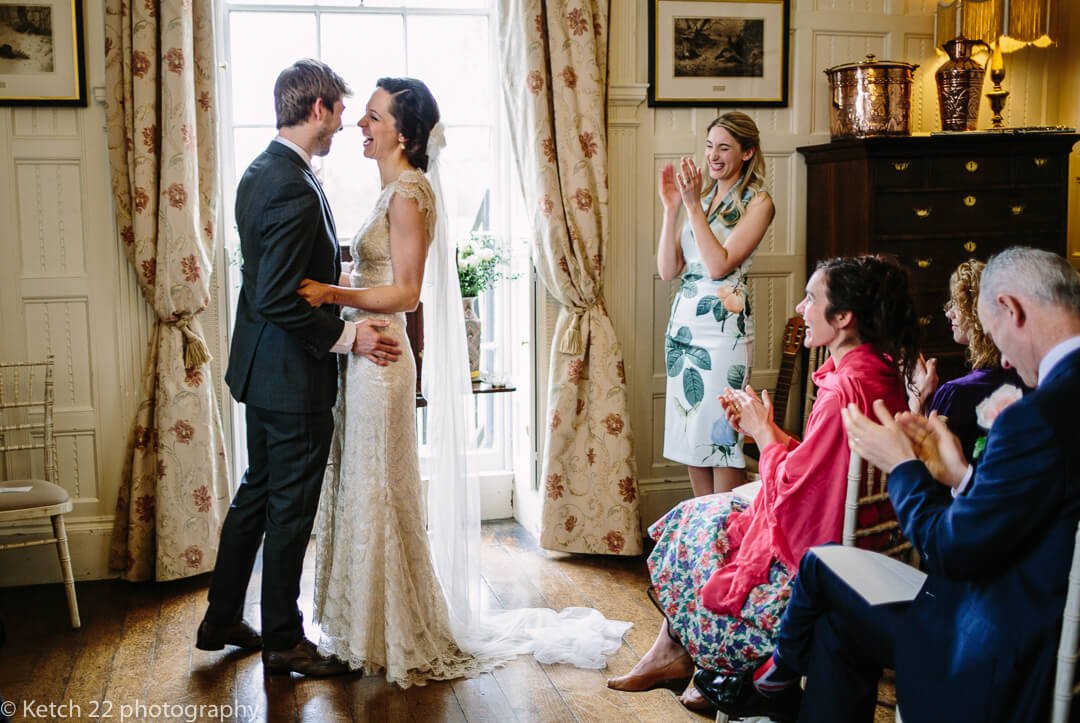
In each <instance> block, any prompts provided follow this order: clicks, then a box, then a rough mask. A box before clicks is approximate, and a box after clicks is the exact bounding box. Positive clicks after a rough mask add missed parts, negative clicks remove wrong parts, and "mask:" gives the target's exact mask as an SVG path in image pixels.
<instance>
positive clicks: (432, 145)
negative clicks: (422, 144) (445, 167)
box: [427, 122, 446, 162]
mask: <svg viewBox="0 0 1080 723" xmlns="http://www.w3.org/2000/svg"><path fill="white" fill-rule="evenodd" d="M443 148H446V134H445V133H443V124H442V123H441V122H440V123H436V124H435V125H433V126H432V127H431V132H430V133H429V134H428V140H427V155H428V161H429V162H432V161H434V160H435V159H436V158H438V157H439V152H440V151H442V149H443Z"/></svg>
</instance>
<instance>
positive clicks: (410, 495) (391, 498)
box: [299, 78, 629, 687]
mask: <svg viewBox="0 0 1080 723" xmlns="http://www.w3.org/2000/svg"><path fill="white" fill-rule="evenodd" d="M359 126H360V129H361V130H362V131H363V134H364V156H365V157H367V158H371V159H374V160H375V161H376V163H377V165H378V168H379V175H380V180H381V184H382V192H381V193H380V195H379V198H378V200H377V202H376V204H375V208H374V209H373V211H372V213H371V215H370V216H369V217H368V219H367V221H366V222H365V223H364V224H363V225H362V226H361V228H360V231H359V232H358V233H357V234H356V236H355V238H354V239H353V242H352V251H353V259H354V268H353V269H352V271H351V273H350V274H349V276H348V279H347V283H348V286H344V285H343V286H330V285H326V284H320V283H318V282H315V281H312V280H310V279H306V280H305V281H304V282H303V283H302V285H301V287H300V289H299V293H300V294H301V295H302V296H303V297H304V298H305V299H306V300H307V301H308V302H309V303H310V304H312V305H313V306H318V305H321V304H326V303H333V304H339V305H341V306H342V307H346V308H345V312H344V314H345V316H346V318H349V319H357V320H358V319H362V318H365V317H368V316H372V315H377V316H380V317H382V318H386V319H388V320H389V321H390V325H389V326H388V327H386V329H385V330H384V333H386V334H387V335H388V336H391V337H393V338H395V339H396V340H397V341H398V342H399V343H400V344H401V347H402V350H403V353H402V355H401V358H400V360H399V361H398V362H397V363H395V364H390V365H387V366H378V365H376V364H375V363H373V362H372V361H370V360H368V359H366V358H362V357H353V356H350V358H349V361H348V368H347V369H346V371H345V379H344V383H343V385H342V387H341V391H340V392H339V397H338V406H337V410H336V411H335V416H337V423H336V424H335V430H336V431H335V441H334V445H333V447H332V450H331V463H330V466H329V468H328V470H327V479H326V483H325V485H324V488H323V493H322V498H321V500H320V509H319V517H318V523H317V542H316V570H315V622H316V623H317V624H318V625H319V627H320V629H321V631H322V636H321V640H320V643H319V649H320V651H321V652H323V653H324V654H330V655H334V656H336V657H338V658H340V659H341V660H343V661H345V662H346V663H347V664H348V665H349V667H350V668H352V669H361V668H362V669H364V670H365V671H366V672H368V673H371V672H376V671H385V674H386V678H387V680H388V681H390V682H392V683H396V684H398V685H400V686H401V687H408V686H410V685H422V684H424V683H425V682H426V681H428V680H448V679H453V678H459V677H463V676H468V677H472V676H475V675H479V674H481V673H483V672H485V671H487V670H491V669H492V668H493V667H495V666H497V665H499V664H500V663H502V662H505V661H506V660H507V659H509V658H510V657H511V656H513V655H516V654H519V653H524V652H531V653H533V654H535V655H536V656H537V657H538V659H540V660H541V661H542V662H571V663H574V664H575V665H579V666H582V667H602V666H603V664H604V656H605V655H607V654H609V653H611V652H614V651H615V650H616V649H617V648H618V647H619V645H620V644H621V638H622V635H623V633H624V632H625V631H626V629H627V628H628V627H629V623H619V622H617V621H608V620H605V619H604V618H603V616H601V615H600V614H599V613H598V612H597V611H595V610H588V609H582V608H568V609H567V610H564V611H563V612H562V613H560V614H558V615H556V614H555V613H554V611H551V610H537V609H528V610H513V611H483V612H482V613H480V611H479V610H478V609H477V602H478V598H479V531H480V525H479V523H480V521H479V499H478V492H477V485H476V480H475V477H470V476H469V475H468V473H467V470H466V464H465V462H466V454H465V453H466V450H467V448H468V441H467V440H468V436H469V435H468V434H467V430H468V424H469V422H468V419H469V417H468V407H467V404H468V403H470V402H471V394H472V390H471V386H470V383H469V375H468V371H467V361H466V351H465V331H464V322H463V320H462V314H461V311H460V310H461V300H460V299H461V295H460V290H459V288H458V284H457V272H456V268H455V266H454V264H455V254H454V250H453V249H452V248H451V247H449V244H448V243H447V241H446V233H445V231H444V230H443V229H444V224H445V218H444V214H443V213H442V208H441V198H440V197H439V194H438V193H436V190H437V189H438V187H439V183H438V174H437V170H436V165H437V164H436V163H435V159H436V156H437V154H438V151H439V150H440V149H441V148H442V147H443V145H444V144H445V140H444V138H443V135H442V126H441V124H439V109H438V105H437V104H436V102H435V99H434V97H433V96H432V95H431V92H430V91H429V90H428V88H427V86H426V85H425V84H424V83H423V82H421V81H419V80H416V79H413V78H381V79H379V80H378V81H377V83H376V89H375V91H374V93H373V94H372V96H371V99H370V100H369V101H368V103H367V107H366V111H365V113H364V116H363V117H362V118H361V119H360V121H359ZM425 172H428V176H430V177H431V180H430V181H429V178H428V177H427V176H425ZM433 185H434V187H435V189H436V190H433V188H432V186H433ZM343 283H344V277H343ZM421 295H423V300H424V308H425V312H426V313H427V315H428V320H427V323H425V324H424V328H425V336H424V347H425V349H426V350H427V351H428V355H427V363H425V364H424V379H423V389H424V394H425V397H426V398H427V400H428V410H429V415H428V426H427V429H428V446H429V447H430V448H431V450H432V455H433V459H432V464H431V467H432V475H431V479H430V480H429V490H430V491H429V495H430V497H431V499H429V501H428V510H429V515H428V519H427V520H426V521H425V519H424V514H423V512H422V506H421V500H422V495H421V487H420V472H419V462H418V453H417V439H416V407H415V383H416V368H415V364H414V361H413V356H412V354H411V353H410V348H409V340H408V337H407V336H406V334H405V316H404V312H406V311H408V310H411V309H414V308H416V305H417V302H418V300H419V299H420V298H421ZM429 535H430V538H429ZM429 539H430V542H429ZM478 613H480V614H478ZM571 651H573V652H571Z"/></svg>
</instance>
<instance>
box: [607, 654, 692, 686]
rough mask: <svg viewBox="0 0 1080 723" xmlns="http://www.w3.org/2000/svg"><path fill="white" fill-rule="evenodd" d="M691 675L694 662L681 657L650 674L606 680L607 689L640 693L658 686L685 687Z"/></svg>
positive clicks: (688, 657)
mask: <svg viewBox="0 0 1080 723" xmlns="http://www.w3.org/2000/svg"><path fill="white" fill-rule="evenodd" d="M693 674H694V661H692V660H691V659H690V656H683V657H681V658H679V659H678V660H673V661H671V662H670V663H668V664H667V665H665V666H664V667H662V668H658V669H656V670H654V671H652V672H650V673H641V674H639V675H622V676H619V677H618V678H608V682H607V687H609V688H611V689H612V690H621V691H625V692H627V693H640V692H642V691H646V690H652V689H653V688H658V687H660V686H670V685H671V684H673V683H676V682H678V683H681V684H683V685H685V684H686V683H687V681H689V680H690V676H691V675H693Z"/></svg>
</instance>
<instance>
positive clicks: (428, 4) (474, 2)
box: [323, 0, 491, 10]
mask: <svg viewBox="0 0 1080 723" xmlns="http://www.w3.org/2000/svg"><path fill="white" fill-rule="evenodd" d="M336 1H341V2H344V0H323V2H336ZM490 2H491V0H364V5H365V6H366V7H369V8H400V7H406V8H432V7H435V8H439V9H440V10H450V9H454V10H457V9H465V10H474V9H486V8H487V7H488V5H489V4H490ZM350 4H352V5H355V4H356V0H352V2H351V3H350Z"/></svg>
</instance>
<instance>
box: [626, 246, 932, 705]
mask: <svg viewBox="0 0 1080 723" xmlns="http://www.w3.org/2000/svg"><path fill="white" fill-rule="evenodd" d="M796 311H798V312H799V313H800V314H802V316H803V318H804V319H805V320H806V341H805V343H806V346H807V347H826V348H827V349H828V350H829V353H830V357H829V359H828V360H827V361H826V362H825V364H823V365H822V366H821V368H820V369H818V370H817V371H816V372H815V373H814V375H813V380H814V383H815V384H816V385H817V387H818V395H817V400H816V401H815V402H814V407H813V410H812V411H811V413H810V417H809V419H808V420H807V424H806V430H805V435H804V439H803V441H802V442H799V441H797V440H795V439H793V438H792V437H790V436H789V435H788V434H786V433H785V432H784V431H782V430H781V429H780V427H779V426H778V425H777V424H776V422H775V421H774V420H773V418H772V407H771V404H770V402H769V396H768V393H767V392H763V393H762V395H761V398H760V399H759V398H757V397H756V396H755V394H754V393H753V390H752V389H750V388H749V387H747V389H746V390H745V391H744V390H737V391H731V392H729V393H726V394H725V395H724V398H723V403H724V406H725V408H726V410H727V412H728V416H729V419H730V420H731V422H732V424H733V426H736V428H738V429H739V430H740V431H743V432H745V433H747V434H751V435H753V436H754V439H755V440H757V442H758V445H759V446H760V448H761V461H760V465H759V469H760V473H761V483H762V484H761V490H760V492H759V493H758V494H757V496H756V497H755V498H754V501H753V502H749V503H748V502H746V501H744V500H743V499H742V498H740V497H738V496H736V495H735V494H732V493H721V494H714V495H707V496H704V497H695V498H692V499H689V500H686V501H685V502H682V503H680V504H679V505H677V506H676V507H675V508H674V509H673V510H671V512H669V513H668V514H667V515H666V516H664V517H663V518H662V519H660V520H659V521H657V522H656V523H655V524H654V525H653V526H652V527H651V528H650V529H649V534H650V535H651V536H652V538H653V539H654V540H655V541H656V547H655V548H654V550H653V552H652V554H651V555H650V556H649V571H650V574H651V577H652V591H651V592H652V593H653V595H654V597H655V601H656V603H657V605H658V607H659V608H660V610H661V612H662V613H663V614H664V618H665V619H664V622H663V624H662V625H661V628H660V633H659V635H658V636H657V638H656V641H655V642H654V643H653V645H652V647H651V648H650V649H649V651H648V652H647V653H646V654H645V655H644V656H643V657H642V658H641V660H640V661H638V663H637V665H635V666H634V668H633V669H632V670H631V671H630V672H629V673H627V674H626V675H623V676H621V677H618V678H612V679H610V680H609V681H608V687H610V688H614V689H616V690H624V691H642V690H649V689H651V688H654V687H656V686H659V685H663V684H670V683H673V682H675V681H681V680H685V679H687V678H689V676H690V675H691V674H692V673H693V670H694V666H695V665H697V666H698V667H700V668H703V669H707V670H712V671H733V672H739V671H742V670H745V669H747V668H750V667H752V666H753V665H754V664H755V662H759V661H760V660H761V659H762V658H765V657H767V656H768V655H769V654H770V653H771V651H772V649H773V647H774V642H775V638H776V634H777V633H778V632H779V623H780V616H781V615H782V614H783V612H784V608H785V607H786V606H787V602H788V598H789V596H790V594H791V583H792V580H793V578H794V577H795V574H796V572H797V570H798V567H799V559H800V558H801V557H802V555H803V553H804V552H806V550H807V549H808V548H809V547H811V546H813V545H819V544H822V543H825V542H839V541H840V534H841V527H842V523H843V502H844V493H845V479H846V476H847V468H848V459H849V451H848V444H847V439H846V436H845V434H844V425H843V421H842V420H841V417H840V410H841V409H843V408H845V407H846V406H847V405H848V404H851V403H854V404H857V405H858V406H859V408H860V409H862V410H863V411H864V413H868V412H869V410H870V405H871V404H872V403H873V401H874V400H875V399H884V400H885V403H886V404H887V405H888V406H889V408H890V409H891V410H893V411H894V412H899V411H902V410H905V409H907V401H906V397H905V389H904V383H905V379H904V374H903V373H902V372H901V369H905V368H910V367H912V366H913V363H912V362H913V360H915V359H917V358H918V351H917V348H916V342H917V338H918V322H917V317H916V313H915V307H914V304H913V302H912V300H911V295H910V293H909V291H908V278H907V272H906V271H905V270H904V269H903V267H901V266H900V265H899V264H898V263H896V262H895V261H894V260H892V259H889V258H883V257H877V256H861V257H858V258H839V259H831V260H829V261H824V262H822V263H821V264H819V265H818V268H817V270H816V271H815V272H814V274H813V275H812V276H811V277H810V280H809V282H807V284H806V297H805V298H804V299H803V300H802V302H800V303H799V305H798V306H797V307H796ZM683 702H684V703H685V704H687V706H688V707H693V708H701V707H704V706H703V705H702V703H703V701H702V699H701V698H700V695H699V694H697V693H696V691H694V690H693V689H692V688H691V689H689V690H688V691H687V693H684V695H683Z"/></svg>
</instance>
